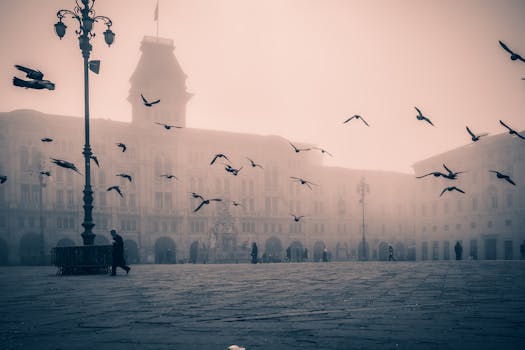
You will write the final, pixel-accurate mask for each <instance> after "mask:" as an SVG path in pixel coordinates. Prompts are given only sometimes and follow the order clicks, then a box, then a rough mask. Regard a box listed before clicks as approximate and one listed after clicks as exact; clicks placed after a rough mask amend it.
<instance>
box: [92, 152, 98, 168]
mask: <svg viewBox="0 0 525 350" xmlns="http://www.w3.org/2000/svg"><path fill="white" fill-rule="evenodd" d="M89 158H91V159H92V160H93V161H94V162H95V164H96V165H97V168H100V164H99V163H98V158H97V156H95V155H94V154H92V155H90V156H89Z"/></svg>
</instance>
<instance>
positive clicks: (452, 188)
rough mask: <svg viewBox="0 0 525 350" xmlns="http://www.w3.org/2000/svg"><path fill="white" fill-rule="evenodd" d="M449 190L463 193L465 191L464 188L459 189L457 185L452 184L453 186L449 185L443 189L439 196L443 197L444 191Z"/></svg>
mask: <svg viewBox="0 0 525 350" xmlns="http://www.w3.org/2000/svg"><path fill="white" fill-rule="evenodd" d="M447 191H458V192H461V193H465V191H463V190H462V189H459V188H457V187H456V186H452V187H447V188H445V189H444V190H443V191H441V194H440V195H439V196H440V197H441V196H442V195H443V193H445V192H447Z"/></svg>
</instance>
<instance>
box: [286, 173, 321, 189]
mask: <svg viewBox="0 0 525 350" xmlns="http://www.w3.org/2000/svg"><path fill="white" fill-rule="evenodd" d="M290 179H292V181H294V182H297V183H299V184H301V185H306V186H308V188H309V189H312V186H310V185H315V186H317V185H316V184H314V183H313V182H310V181H308V180H305V179H302V178H300V177H294V176H290Z"/></svg>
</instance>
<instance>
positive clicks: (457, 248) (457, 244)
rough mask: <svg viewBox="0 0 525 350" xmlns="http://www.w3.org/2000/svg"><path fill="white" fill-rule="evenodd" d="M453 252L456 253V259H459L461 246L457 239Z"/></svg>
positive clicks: (461, 251)
mask: <svg viewBox="0 0 525 350" xmlns="http://www.w3.org/2000/svg"><path fill="white" fill-rule="evenodd" d="M454 252H455V253H456V260H461V258H462V256H463V247H462V246H461V243H459V241H457V242H456V245H455V246H454Z"/></svg>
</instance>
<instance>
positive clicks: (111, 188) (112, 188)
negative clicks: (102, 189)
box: [106, 186, 124, 198]
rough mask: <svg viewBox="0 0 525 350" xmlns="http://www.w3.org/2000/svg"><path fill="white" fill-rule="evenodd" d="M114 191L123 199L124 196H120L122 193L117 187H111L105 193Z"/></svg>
mask: <svg viewBox="0 0 525 350" xmlns="http://www.w3.org/2000/svg"><path fill="white" fill-rule="evenodd" d="M113 190H114V191H116V192H117V193H118V194H119V195H120V196H121V197H122V198H124V195H123V194H122V191H121V190H120V187H119V186H111V187H109V188H108V189H107V190H106V191H113Z"/></svg>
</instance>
